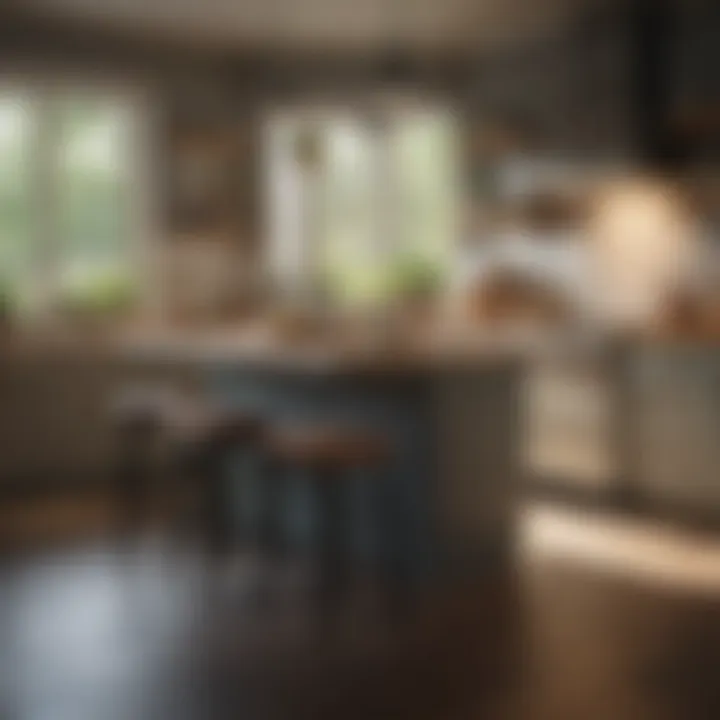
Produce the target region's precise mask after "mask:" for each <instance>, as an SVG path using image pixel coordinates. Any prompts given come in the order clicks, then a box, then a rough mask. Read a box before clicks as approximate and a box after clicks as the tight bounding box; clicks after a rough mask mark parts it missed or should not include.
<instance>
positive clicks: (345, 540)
mask: <svg viewBox="0 0 720 720" xmlns="http://www.w3.org/2000/svg"><path fill="white" fill-rule="evenodd" d="M266 447H267V449H268V453H269V456H270V458H271V459H272V460H273V461H274V462H275V463H277V464H278V465H279V468H278V469H279V470H299V471H302V472H304V474H305V476H306V477H307V478H308V480H309V482H310V488H311V491H312V494H313V500H314V505H315V523H316V532H315V538H314V539H315V543H314V553H315V558H316V561H317V570H318V578H317V583H316V588H315V589H316V593H317V601H318V609H320V610H321V611H322V612H324V611H326V610H329V609H331V608H332V606H333V604H334V602H335V601H336V600H337V599H338V595H339V593H340V592H341V591H342V590H343V589H344V586H345V584H346V582H347V580H348V574H349V563H350V560H351V558H350V554H351V553H350V541H351V538H350V536H349V533H350V529H351V520H352V516H351V513H350V498H349V497H348V495H349V493H348V490H349V481H350V480H351V479H352V477H353V473H354V471H356V470H360V469H363V470H368V471H373V470H375V471H377V470H380V469H381V468H382V467H384V466H385V465H386V464H387V462H388V461H389V459H390V455H391V452H390V447H389V443H388V442H387V441H386V439H384V438H382V437H380V436H377V435H374V434H371V433H370V432H367V431H361V430H351V429H342V428H338V427H332V426H328V427H317V426H316V427H310V426H300V425H296V426H294V427H286V428H275V429H273V430H272V431H271V432H269V433H268V434H267V437H266ZM374 496H375V494H374ZM382 524H384V523H382V521H381V525H382ZM383 529H384V528H383Z"/></svg>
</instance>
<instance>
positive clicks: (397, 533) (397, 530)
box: [376, 480, 410, 617]
mask: <svg viewBox="0 0 720 720" xmlns="http://www.w3.org/2000/svg"><path fill="white" fill-rule="evenodd" d="M398 493H399V490H398V488H397V487H395V486H393V484H392V481H390V482H385V481H384V480H381V481H380V483H379V484H378V486H377V492H376V497H377V513H376V515H377V518H378V528H377V529H378V531H379V533H378V534H379V539H380V543H379V548H378V556H379V557H378V559H379V565H380V574H381V578H382V581H383V585H384V588H385V591H386V592H387V596H388V602H389V610H390V612H391V614H392V615H393V617H397V616H399V615H402V614H404V612H405V611H406V610H407V609H408V606H409V602H410V573H409V568H408V557H407V553H408V548H407V543H406V533H405V530H404V526H405V524H406V519H405V518H404V517H403V513H402V511H401V508H402V503H401V502H400V499H399V497H398Z"/></svg>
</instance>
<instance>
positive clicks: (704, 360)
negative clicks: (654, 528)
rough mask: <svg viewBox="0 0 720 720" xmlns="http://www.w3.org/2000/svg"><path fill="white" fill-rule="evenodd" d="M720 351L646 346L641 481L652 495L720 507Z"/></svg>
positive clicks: (641, 361)
mask: <svg viewBox="0 0 720 720" xmlns="http://www.w3.org/2000/svg"><path fill="white" fill-rule="evenodd" d="M719 363H720V351H716V350H714V349H712V348H701V347H673V348H652V349H645V350H643V351H641V353H640V354H639V356H638V360H637V364H636V368H635V372H636V380H637V388H638V397H637V402H638V419H637V424H638V440H639V446H638V451H639V452H638V468H639V477H638V483H639V485H640V487H641V490H642V492H643V493H645V494H647V495H648V497H649V498H650V499H655V500H668V501H675V502H680V503H682V504H685V505H690V506H695V505H697V506H698V507H704V506H706V505H707V504H708V503H717V504H718V507H720V475H719V472H718V471H719V470H720V443H719V442H718V441H719V440H720V431H719V428H720V364H719Z"/></svg>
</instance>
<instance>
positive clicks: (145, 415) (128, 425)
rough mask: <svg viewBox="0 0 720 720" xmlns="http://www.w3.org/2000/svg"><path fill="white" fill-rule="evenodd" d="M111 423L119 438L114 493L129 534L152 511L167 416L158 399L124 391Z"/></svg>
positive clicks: (116, 445)
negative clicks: (163, 430)
mask: <svg viewBox="0 0 720 720" xmlns="http://www.w3.org/2000/svg"><path fill="white" fill-rule="evenodd" d="M110 420H111V424H112V427H113V431H114V435H115V461H114V468H113V494H114V495H115V497H116V499H117V502H118V506H119V518H118V520H119V523H120V527H121V529H122V531H127V530H132V529H136V528H137V527H138V526H139V524H140V523H141V521H142V518H143V516H144V515H145V513H146V512H147V510H148V502H149V498H150V493H151V489H152V485H153V481H154V479H155V475H156V472H155V471H156V464H155V460H156V451H157V449H158V443H159V439H160V435H161V430H162V426H163V413H162V410H161V408H160V406H159V405H158V403H157V402H156V398H154V397H151V396H149V395H146V394H144V393H142V392H127V391H121V393H120V394H119V395H118V396H117V397H116V398H115V399H114V402H113V403H112V405H111V410H110Z"/></svg>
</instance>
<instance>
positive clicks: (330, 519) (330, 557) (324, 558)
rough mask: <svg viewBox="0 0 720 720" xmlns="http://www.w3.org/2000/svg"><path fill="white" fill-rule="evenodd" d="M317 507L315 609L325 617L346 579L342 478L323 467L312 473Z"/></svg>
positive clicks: (337, 598)
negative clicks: (322, 469)
mask: <svg viewBox="0 0 720 720" xmlns="http://www.w3.org/2000/svg"><path fill="white" fill-rule="evenodd" d="M313 490H314V495H315V507H316V517H315V522H316V535H315V543H316V547H315V553H316V555H315V557H316V559H317V571H318V578H317V582H316V602H317V609H318V611H319V612H320V613H321V615H322V616H323V617H324V616H325V615H327V614H329V613H330V612H331V611H332V610H333V609H335V607H336V606H337V605H338V603H339V600H340V597H341V594H342V592H343V591H344V590H345V586H346V584H347V579H348V570H349V568H348V562H349V558H348V542H347V537H346V535H345V533H346V527H345V520H346V513H345V510H346V507H345V504H346V498H345V492H344V483H343V482H342V478H339V477H337V476H336V472H335V471H329V470H324V471H322V472H320V471H318V473H317V474H316V475H315V476H314V477H313Z"/></svg>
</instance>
